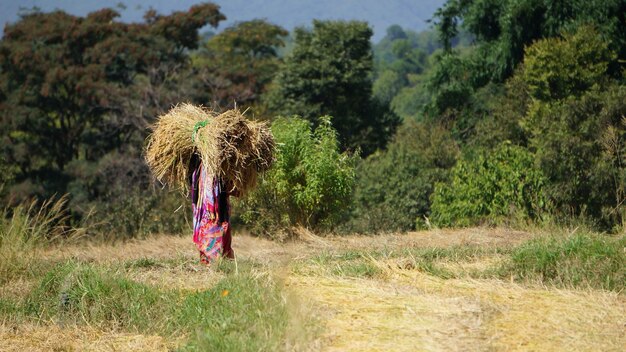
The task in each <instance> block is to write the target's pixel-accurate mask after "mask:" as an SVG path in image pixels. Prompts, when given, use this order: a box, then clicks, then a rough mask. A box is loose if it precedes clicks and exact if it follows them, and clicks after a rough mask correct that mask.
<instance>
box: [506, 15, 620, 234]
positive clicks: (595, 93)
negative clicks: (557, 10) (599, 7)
mask: <svg viewBox="0 0 626 352" xmlns="http://www.w3.org/2000/svg"><path fill="white" fill-rule="evenodd" d="M609 44H610V43H608V42H607V41H606V40H605V39H604V38H603V37H602V36H600V34H598V33H597V32H596V31H595V30H593V28H590V27H582V28H581V29H580V30H579V31H578V32H576V33H575V34H571V35H565V36H564V38H563V39H545V40H541V41H538V42H536V43H535V44H533V45H532V46H530V47H529V48H527V50H526V56H525V58H524V65H523V67H522V69H521V70H520V71H519V73H518V75H519V77H517V78H518V79H519V78H521V80H522V81H523V82H524V84H525V85H526V89H527V90H528V91H529V93H530V95H531V97H532V98H533V99H532V101H531V103H530V104H529V106H528V107H527V109H526V111H527V112H526V114H525V116H524V117H523V118H522V119H521V126H522V127H523V128H524V130H525V132H526V133H527V134H528V136H529V138H528V141H529V142H528V145H529V147H530V148H532V149H533V150H534V151H536V152H535V155H536V159H537V163H538V165H540V167H541V169H542V171H543V173H544V175H545V176H546V177H547V179H548V181H549V186H548V187H547V189H546V190H547V193H548V195H549V197H550V199H551V201H552V203H553V204H554V207H555V210H556V211H557V212H558V214H557V215H559V216H563V217H566V218H567V217H578V216H581V215H583V216H588V217H590V218H591V219H594V220H595V221H596V222H597V223H598V225H600V226H601V228H602V229H605V230H606V229H611V228H613V227H614V228H619V227H620V226H621V225H623V222H624V218H625V216H626V209H625V208H624V206H623V204H624V200H625V199H626V198H625V196H624V195H625V192H624V190H625V189H626V181H625V180H626V179H625V177H624V175H626V169H625V168H624V165H623V160H624V155H626V149H625V147H624V138H625V136H626V125H625V124H624V120H623V118H624V116H626V85H624V84H620V82H619V81H617V80H615V79H614V78H613V77H611V75H610V67H611V66H612V65H614V64H615V59H616V56H615V53H614V52H612V51H611V50H610V49H609Z"/></svg>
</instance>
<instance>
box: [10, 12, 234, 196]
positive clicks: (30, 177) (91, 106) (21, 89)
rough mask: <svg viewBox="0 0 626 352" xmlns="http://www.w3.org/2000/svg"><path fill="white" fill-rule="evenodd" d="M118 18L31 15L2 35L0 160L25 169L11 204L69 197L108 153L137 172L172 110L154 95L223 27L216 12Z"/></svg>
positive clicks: (114, 14)
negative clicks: (202, 37) (157, 120)
mask: <svg viewBox="0 0 626 352" xmlns="http://www.w3.org/2000/svg"><path fill="white" fill-rule="evenodd" d="M118 16H119V14H118V13H117V12H115V11H114V10H111V9H103V10H99V11H96V12H93V13H90V14H88V15H87V16H86V17H77V16H72V15H69V14H67V13H64V12H62V11H55V12H52V13H40V12H34V13H30V14H27V15H25V16H24V17H22V18H21V20H20V21H18V22H16V23H15V24H11V25H8V26H6V27H5V32H4V37H3V38H2V40H1V41H0V82H2V83H1V85H0V108H1V110H0V119H1V122H2V123H1V126H2V129H3V131H2V132H3V133H2V135H3V142H4V143H3V148H2V150H1V152H2V157H3V158H4V159H5V160H7V161H8V163H10V164H11V165H15V166H16V168H17V169H18V171H17V173H16V175H15V181H16V182H17V183H18V185H16V186H15V187H13V188H14V190H16V191H19V190H21V191H20V192H18V193H21V194H14V195H17V196H22V197H25V196H29V195H42V196H49V195H50V194H52V193H65V192H66V191H67V186H68V184H69V183H70V182H72V180H73V179H75V177H76V176H77V173H78V174H80V172H79V171H80V170H81V168H84V167H86V166H88V165H91V166H93V165H94V164H95V163H96V162H97V161H98V160H99V159H100V158H102V157H103V156H104V155H106V154H108V153H110V152H119V153H121V155H125V156H130V157H131V159H134V160H136V162H139V163H140V160H141V159H140V157H141V156H140V151H141V143H142V141H143V138H144V136H145V127H146V124H147V123H146V120H145V118H146V117H150V118H153V117H154V116H155V114H154V111H155V110H152V109H153V108H154V107H155V106H157V107H158V108H163V107H167V105H168V104H169V102H164V101H163V100H161V96H160V95H159V92H158V91H157V90H153V91H149V90H148V88H157V87H161V86H163V85H165V84H167V83H168V80H170V79H171V75H172V74H174V73H176V72H177V69H176V68H177V67H182V66H184V65H185V60H186V54H185V51H186V50H188V49H193V48H195V47H196V45H197V30H198V29H199V28H201V27H203V26H204V25H207V24H209V25H212V26H217V24H218V23H219V21H221V20H223V19H224V18H225V17H224V16H223V15H222V14H221V13H220V12H219V9H218V7H217V6H216V5H213V4H211V3H207V4H202V5H196V6H193V7H192V8H191V9H190V10H189V11H188V12H175V13H173V14H172V15H170V16H160V15H157V14H156V13H154V12H149V13H148V14H146V19H147V22H146V23H133V24H126V23H122V22H117V21H115V19H116V18H117V17H118ZM129 141H133V142H134V143H129ZM78 164H81V165H82V166H80V165H78ZM20 185H21V186H20ZM92 196H97V195H95V194H92ZM18 198H19V197H18Z"/></svg>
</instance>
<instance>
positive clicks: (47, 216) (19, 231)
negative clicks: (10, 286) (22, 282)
mask: <svg viewBox="0 0 626 352" xmlns="http://www.w3.org/2000/svg"><path fill="white" fill-rule="evenodd" d="M66 203H67V197H66V196H64V197H61V198H59V199H57V200H47V201H45V202H43V203H41V204H40V203H39V202H37V201H32V202H30V203H23V204H20V205H17V206H16V207H13V208H8V207H7V208H4V209H2V212H1V213H0V258H1V260H0V283H4V282H6V281H10V280H12V279H14V278H15V277H17V276H20V275H24V274H28V273H29V271H32V269H34V266H35V265H34V264H35V263H36V261H37V254H38V252H39V251H40V250H41V249H42V248H44V247H45V246H46V245H47V244H49V243H50V242H51V241H54V240H55V239H58V238H60V237H65V236H72V235H74V234H76V233H78V231H77V230H75V229H69V228H68V227H66V226H65V224H66V223H67V220H68V215H67V212H66V211H65V209H66V207H65V205H66Z"/></svg>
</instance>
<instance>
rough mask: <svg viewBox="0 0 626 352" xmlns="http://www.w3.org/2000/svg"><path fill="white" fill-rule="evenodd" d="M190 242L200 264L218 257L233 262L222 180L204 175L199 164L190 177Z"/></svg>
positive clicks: (228, 208) (203, 170)
mask: <svg viewBox="0 0 626 352" xmlns="http://www.w3.org/2000/svg"><path fill="white" fill-rule="evenodd" d="M191 185H192V186H191V199H192V203H193V241H194V243H195V244H196V246H197V247H198V250H199V251H200V261H201V262H203V263H207V264H208V263H210V262H211V261H213V260H215V259H216V258H218V257H219V256H220V255H222V256H224V257H227V258H233V257H234V253H233V250H232V248H231V239H232V237H231V234H230V206H229V202H228V197H229V194H228V191H227V190H226V189H225V187H224V185H223V183H222V182H221V180H220V179H219V178H217V177H212V176H211V175H207V173H206V170H205V168H204V167H203V166H202V164H201V163H199V165H198V166H197V167H196V168H195V169H194V171H193V173H192V175H191Z"/></svg>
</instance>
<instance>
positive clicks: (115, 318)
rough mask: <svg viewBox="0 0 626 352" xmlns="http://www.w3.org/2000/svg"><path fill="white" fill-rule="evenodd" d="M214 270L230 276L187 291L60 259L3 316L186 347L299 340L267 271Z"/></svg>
mask: <svg viewBox="0 0 626 352" xmlns="http://www.w3.org/2000/svg"><path fill="white" fill-rule="evenodd" d="M214 270H222V271H226V272H227V273H228V275H227V276H226V277H225V278H224V279H222V280H221V281H220V282H218V283H217V285H215V286H213V287H210V288H208V289H206V290H201V291H186V290H177V289H167V288H159V287H155V286H150V285H145V284H141V283H137V282H134V281H132V280H129V279H127V278H126V277H124V276H123V275H122V272H120V271H117V270H116V269H115V268H113V267H109V268H105V267H98V266H95V265H93V264H87V263H80V262H75V261H68V262H65V263H59V264H57V265H54V266H52V267H51V268H50V269H49V270H48V271H47V273H45V274H44V275H42V276H40V277H39V279H38V282H39V283H38V285H36V287H35V288H34V289H33V290H32V291H31V292H30V293H29V294H28V295H27V297H25V298H24V299H22V300H20V299H15V298H14V299H2V297H0V321H1V320H5V321H7V320H8V321H15V322H19V321H32V322H40V321H46V322H54V323H57V324H61V325H69V326H72V325H83V324H86V325H89V326H92V327H97V328H99V329H101V330H107V329H115V330H118V329H119V330H123V331H130V332H139V333H149V334H158V335H161V336H165V337H167V338H168V339H170V338H171V339H173V340H178V341H181V343H182V346H179V347H180V349H181V350H184V351H208V350H217V351H281V350H285V349H286V346H289V345H290V344H291V345H295V344H297V343H298V341H296V342H295V343H294V342H293V341H290V339H291V340H293V337H291V336H288V327H289V321H290V316H289V314H288V309H287V302H286V299H285V298H284V296H283V293H282V292H281V289H280V285H279V284H278V283H277V282H275V281H273V280H272V279H271V277H270V275H269V274H268V273H267V272H265V271H263V270H262V268H259V267H258V266H255V265H254V264H253V263H251V262H245V261H244V262H239V263H238V266H237V267H236V268H235V267H234V264H233V263H223V264H220V265H219V266H218V267H217V268H215V269H214ZM300 318H301V317H300ZM305 319H306V317H305ZM296 338H299V337H296ZM181 339H184V340H181Z"/></svg>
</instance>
